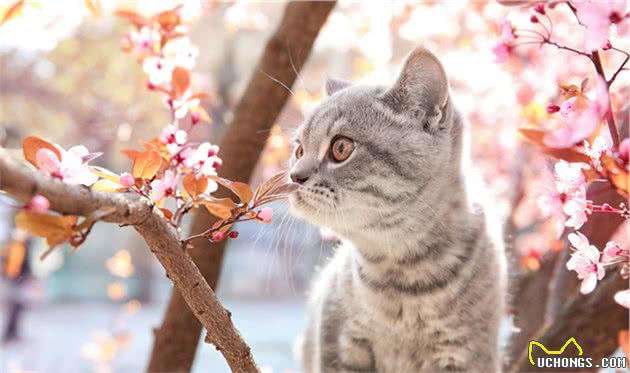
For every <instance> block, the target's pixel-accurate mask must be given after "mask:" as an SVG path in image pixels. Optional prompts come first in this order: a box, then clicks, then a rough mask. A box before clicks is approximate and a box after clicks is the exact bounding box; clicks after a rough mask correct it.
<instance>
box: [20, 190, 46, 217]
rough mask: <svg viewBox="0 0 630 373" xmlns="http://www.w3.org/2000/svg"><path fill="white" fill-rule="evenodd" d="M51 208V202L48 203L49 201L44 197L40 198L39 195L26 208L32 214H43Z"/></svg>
mask: <svg viewBox="0 0 630 373" xmlns="http://www.w3.org/2000/svg"><path fill="white" fill-rule="evenodd" d="M49 207H50V202H49V201H48V199H47V198H46V197H44V196H40V195H39V194H38V195H36V196H35V197H33V198H32V199H31V200H30V201H29V202H28V203H27V204H26V205H25V206H24V208H25V209H26V210H28V211H31V212H36V213H40V214H43V213H45V212H46V211H48V208H49Z"/></svg>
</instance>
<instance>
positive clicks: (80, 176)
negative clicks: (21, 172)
mask: <svg viewBox="0 0 630 373" xmlns="http://www.w3.org/2000/svg"><path fill="white" fill-rule="evenodd" d="M57 149H58V150H59V153H60V154H61V159H59V158H58V157H57V155H56V154H55V153H54V152H53V151H52V150H50V149H46V148H42V149H39V150H38V151H37V153H36V154H35V158H36V163H37V168H38V169H39V170H40V171H41V172H43V173H44V174H46V175H48V176H52V177H56V178H58V179H61V180H63V181H64V182H65V183H67V184H73V185H74V184H82V185H85V186H90V185H92V184H94V183H95V182H96V181H97V180H98V176H97V175H96V174H94V173H92V171H90V168H89V166H88V164H87V163H88V162H89V160H91V159H94V158H95V157H96V156H98V155H99V154H90V153H89V152H88V150H87V148H86V147H85V146H83V145H78V146H74V147H72V148H70V149H68V150H67V151H66V150H64V149H63V148H61V147H57Z"/></svg>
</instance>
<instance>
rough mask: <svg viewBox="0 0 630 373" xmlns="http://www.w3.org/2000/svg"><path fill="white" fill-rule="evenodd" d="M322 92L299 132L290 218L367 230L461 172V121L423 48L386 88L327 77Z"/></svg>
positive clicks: (340, 230) (437, 68)
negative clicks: (435, 182)
mask: <svg viewBox="0 0 630 373" xmlns="http://www.w3.org/2000/svg"><path fill="white" fill-rule="evenodd" d="M326 91H327V94H328V97H327V98H326V100H324V101H323V102H322V103H321V104H320V105H319V106H318V107H317V108H316V109H315V110H314V111H313V112H312V114H311V115H310V116H309V117H308V118H307V119H306V120H305V121H304V123H302V124H301V125H300V127H299V128H298V129H297V131H296V136H295V148H294V152H293V155H292V157H291V160H290V176H291V179H292V180H293V181H294V182H296V183H299V184H300V187H299V188H298V189H297V190H296V191H295V192H294V193H292V195H291V196H290V198H289V201H290V205H291V210H292V212H293V213H294V214H296V215H298V216H301V217H304V218H305V219H307V220H308V221H310V222H312V223H314V224H317V225H320V226H326V227H330V228H332V229H334V230H335V231H337V232H338V233H341V234H352V233H354V232H357V231H361V230H365V229H370V228H369V227H370V226H371V225H373V224H375V223H376V222H378V221H379V220H380V221H382V220H383V219H391V214H392V213H393V212H395V211H399V210H401V209H404V208H405V207H406V206H408V205H409V203H410V201H413V199H414V196H416V195H418V194H419V193H421V192H422V190H423V189H424V188H427V187H429V186H430V184H431V183H432V180H435V179H438V178H445V177H448V174H449V173H450V172H451V171H453V170H452V169H453V168H454V167H458V166H457V165H452V164H451V163H452V162H453V159H455V158H459V157H458V154H455V153H458V152H459V150H458V145H457V144H458V141H455V139H456V138H458V137H459V133H460V128H459V127H460V125H459V120H458V119H457V115H456V113H455V112H454V110H453V109H452V105H451V104H450V99H449V90H448V81H447V77H446V73H445V71H444V68H443V67H442V65H441V64H440V62H439V61H438V59H437V58H436V57H435V56H434V55H433V54H431V53H430V52H429V51H428V50H426V49H424V48H421V47H419V48H416V49H415V50H414V51H412V52H411V53H410V54H409V56H408V57H407V59H406V61H405V63H404V65H403V67H402V69H401V71H400V74H399V76H398V79H397V80H396V82H395V83H394V84H393V85H392V86H391V87H373V86H362V85H352V84H350V83H348V82H345V81H340V80H329V81H328V82H327V83H326ZM456 163H457V162H456Z"/></svg>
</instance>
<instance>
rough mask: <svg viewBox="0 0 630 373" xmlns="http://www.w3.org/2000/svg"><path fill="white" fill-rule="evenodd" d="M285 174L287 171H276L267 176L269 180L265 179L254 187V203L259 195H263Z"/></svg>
mask: <svg viewBox="0 0 630 373" xmlns="http://www.w3.org/2000/svg"><path fill="white" fill-rule="evenodd" d="M286 176H287V171H282V172H278V173H277V174H275V175H273V176H272V177H271V178H269V180H267V181H265V182H264V183H263V184H262V185H260V186H258V188H257V189H256V194H255V195H254V203H256V202H257V201H258V200H259V199H260V198H261V197H263V196H264V195H265V194H267V193H268V192H269V191H270V190H271V189H273V188H274V187H275V186H276V185H277V184H278V183H279V182H280V181H281V180H282V179H284V178H285V177H286Z"/></svg>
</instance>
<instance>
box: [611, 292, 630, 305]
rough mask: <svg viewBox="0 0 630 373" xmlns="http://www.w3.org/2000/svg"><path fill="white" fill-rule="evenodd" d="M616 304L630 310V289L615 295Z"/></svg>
mask: <svg viewBox="0 0 630 373" xmlns="http://www.w3.org/2000/svg"><path fill="white" fill-rule="evenodd" d="M615 302H617V303H619V304H620V305H622V306H623V307H626V308H630V289H627V290H622V291H618V292H617V293H615Z"/></svg>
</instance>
